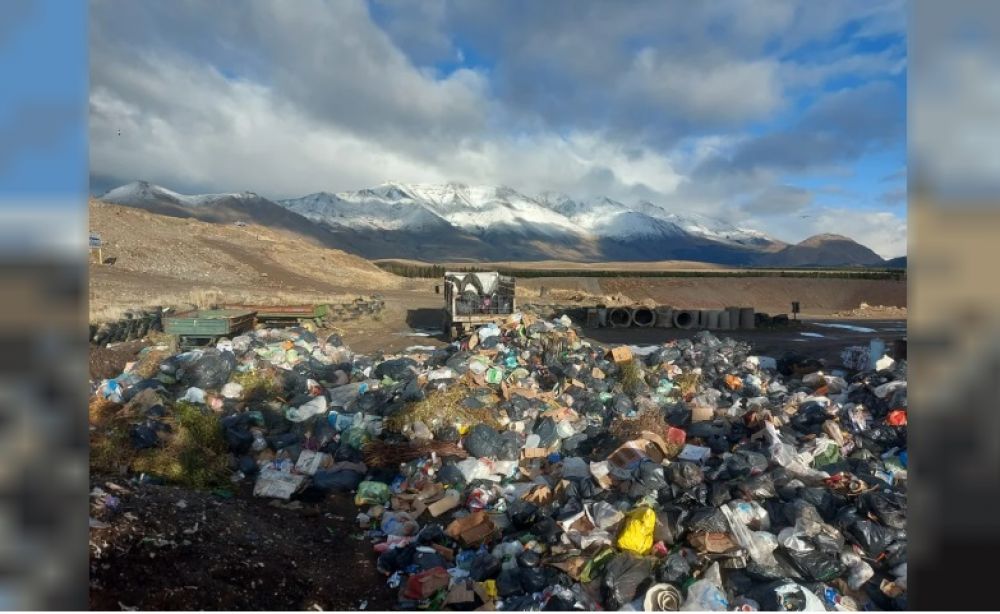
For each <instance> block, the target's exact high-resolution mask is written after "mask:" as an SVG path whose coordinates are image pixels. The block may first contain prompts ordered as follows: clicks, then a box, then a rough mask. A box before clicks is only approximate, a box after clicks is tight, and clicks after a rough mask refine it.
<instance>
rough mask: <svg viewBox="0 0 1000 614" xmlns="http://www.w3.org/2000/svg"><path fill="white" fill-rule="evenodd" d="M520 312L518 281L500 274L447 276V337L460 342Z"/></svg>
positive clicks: (453, 274) (445, 319) (445, 325)
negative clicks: (467, 333) (515, 291)
mask: <svg viewBox="0 0 1000 614" xmlns="http://www.w3.org/2000/svg"><path fill="white" fill-rule="evenodd" d="M516 310H517V300H516V299H515V296H514V278H513V277H511V276H509V275H501V274H500V273H499V272H497V271H488V272H479V273H449V272H445V274H444V325H443V328H444V334H445V336H446V337H447V338H448V339H449V340H450V339H457V338H459V337H461V336H462V335H463V334H464V333H465V332H467V331H469V330H472V329H473V328H476V327H478V326H481V325H483V324H488V323H490V322H499V321H501V320H504V319H506V317H507V316H509V315H510V314H512V313H514V312H515V311H516Z"/></svg>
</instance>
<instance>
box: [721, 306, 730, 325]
mask: <svg viewBox="0 0 1000 614" xmlns="http://www.w3.org/2000/svg"><path fill="white" fill-rule="evenodd" d="M719 330H729V311H727V310H725V309H723V310H722V311H720V312H719Z"/></svg>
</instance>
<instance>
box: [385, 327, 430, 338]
mask: <svg viewBox="0 0 1000 614" xmlns="http://www.w3.org/2000/svg"><path fill="white" fill-rule="evenodd" d="M439 332H440V331H436V330H435V331H432V330H430V329H426V328H417V329H414V330H411V331H407V332H402V333H396V335H397V336H399V337H433V336H434V335H436V334H438V333H439Z"/></svg>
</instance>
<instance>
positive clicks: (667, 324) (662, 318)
mask: <svg viewBox="0 0 1000 614" xmlns="http://www.w3.org/2000/svg"><path fill="white" fill-rule="evenodd" d="M656 327H657V328H673V327H674V308H673V307H662V306H661V307H657V308H656Z"/></svg>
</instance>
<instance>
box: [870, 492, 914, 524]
mask: <svg viewBox="0 0 1000 614" xmlns="http://www.w3.org/2000/svg"><path fill="white" fill-rule="evenodd" d="M860 508H861V511H863V512H868V513H872V514H875V516H876V517H877V518H878V519H879V520H880V521H881V522H882V524H884V525H885V526H887V527H890V528H893V529H903V528H905V527H906V499H905V498H903V497H902V496H901V495H900V494H899V493H894V492H878V491H873V492H867V493H865V494H863V495H861V497H860Z"/></svg>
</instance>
